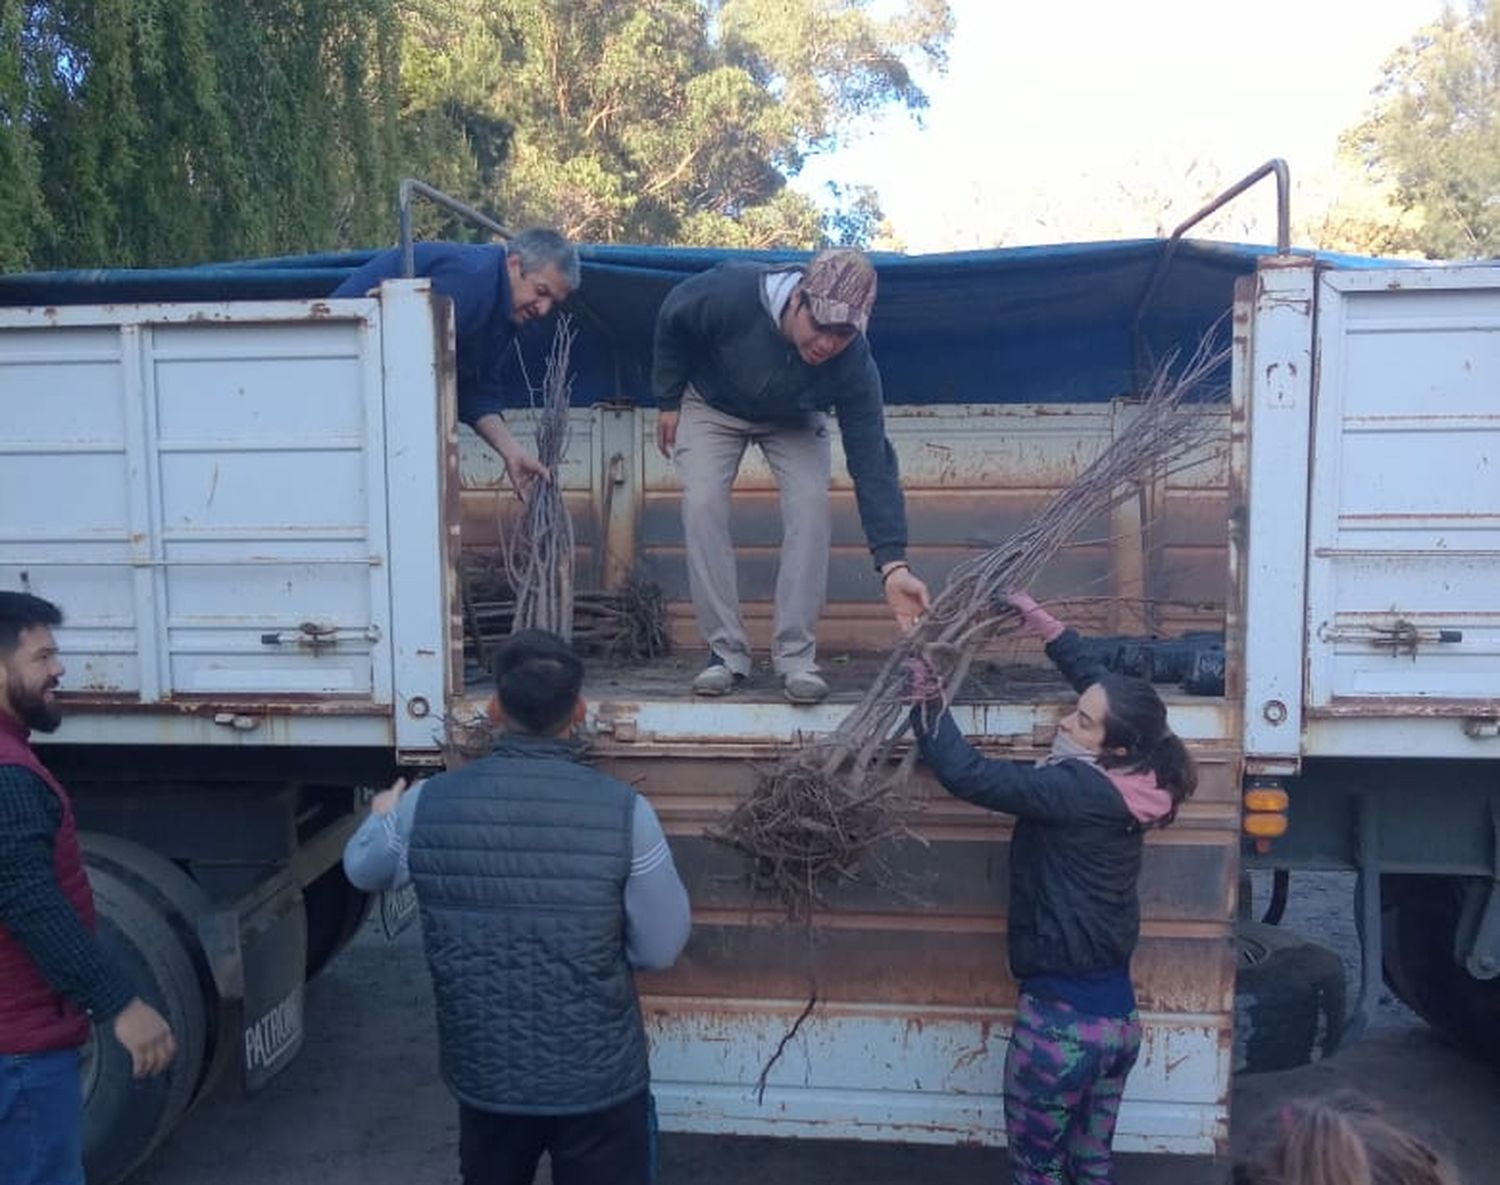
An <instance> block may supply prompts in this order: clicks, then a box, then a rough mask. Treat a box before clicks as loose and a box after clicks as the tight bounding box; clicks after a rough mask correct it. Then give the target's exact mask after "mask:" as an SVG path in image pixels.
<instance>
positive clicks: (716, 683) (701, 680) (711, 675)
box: [692, 654, 745, 695]
mask: <svg viewBox="0 0 1500 1185" xmlns="http://www.w3.org/2000/svg"><path fill="white" fill-rule="evenodd" d="M744 685H745V676H744V675H739V674H736V673H735V672H734V671H731V670H730V669H729V668H728V667H727V666H725V665H724V660H723V659H722V658H720V657H719V656H718V655H717V654H716V655H714V656H713V657H712V658H711V659H709V661H708V666H706V667H704V668H703V669H702V670H701V671H699V672H698V673H697V674H696V675H694V676H693V682H692V688H693V694H694V695H728V694H729V693H730V692H731V691H734V690H735V689H736V688H738V687H743V686H744Z"/></svg>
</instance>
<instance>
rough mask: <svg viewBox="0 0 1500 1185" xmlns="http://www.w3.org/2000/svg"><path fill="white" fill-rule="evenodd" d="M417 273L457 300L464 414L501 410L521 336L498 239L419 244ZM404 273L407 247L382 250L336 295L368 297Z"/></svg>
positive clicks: (469, 418)
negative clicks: (504, 382) (509, 358)
mask: <svg viewBox="0 0 1500 1185" xmlns="http://www.w3.org/2000/svg"><path fill="white" fill-rule="evenodd" d="M415 254H416V274H417V276H418V277H420V278H423V279H428V280H431V281H432V290H433V291H434V292H436V293H439V294H440V295H442V296H446V297H448V298H450V299H451V300H452V301H453V334H454V338H455V340H456V346H457V353H458V360H457V361H458V418H459V419H460V420H462V421H463V422H464V423H465V424H468V425H469V426H470V427H473V426H474V423H475V421H476V420H478V419H479V418H480V417H481V416H487V415H497V416H498V415H501V414H502V411H501V408H502V406H503V402H502V399H501V378H500V376H501V372H502V371H503V370H504V367H505V360H506V353H507V351H509V349H510V344H511V342H512V341H513V340H514V339H515V336H516V326H515V323H514V322H513V321H512V320H511V319H510V317H511V295H510V273H509V272H507V271H506V270H505V258H506V256H505V248H504V247H502V246H499V245H498V244H466V243H417V244H416V251H415ZM400 275H401V252H400V251H399V250H398V249H396V248H394V247H393V248H391V250H389V251H382V252H380V254H378V255H376V256H374V257H373V258H372V259H371V260H370V261H369V262H368V263H366V264H365V265H364V266H363V267H361V268H360V269H359V270H358V271H356V272H354V273H353V274H352V275H351V276H350V277H349V278H348V279H347V280H345V281H344V282H343V283H342V284H340V285H339V286H338V287H337V288H335V289H334V291H333V295H334V296H364V295H365V293H367V292H369V291H370V289H372V288H376V287H378V286H379V285H380V281H382V280H392V279H395V278H397V277H399V276H400Z"/></svg>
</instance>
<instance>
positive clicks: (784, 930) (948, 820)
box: [596, 738, 1239, 1153]
mask: <svg viewBox="0 0 1500 1185" xmlns="http://www.w3.org/2000/svg"><path fill="white" fill-rule="evenodd" d="M1196 748H1197V756H1198V758H1199V761H1200V764H1201V766H1202V769H1203V775H1204V777H1203V785H1204V789H1205V797H1204V798H1203V799H1199V800H1197V801H1195V802H1193V803H1191V804H1189V807H1188V809H1187V810H1185V811H1184V818H1183V819H1182V821H1181V822H1180V823H1179V824H1178V826H1176V827H1174V828H1172V829H1169V830H1167V831H1164V832H1160V833H1156V834H1153V835H1152V836H1151V837H1150V838H1149V840H1148V843H1147V849H1146V858H1145V867H1144V870H1143V875H1142V881H1141V900H1142V915H1143V921H1142V933H1141V942H1140V945H1139V948H1138V950H1137V953H1136V957H1135V959H1134V962H1133V978H1134V980H1135V983H1136V987H1137V992H1138V995H1139V998H1140V1006H1141V1010H1142V1017H1143V1021H1144V1023H1145V1027H1146V1034H1147V1035H1146V1041H1145V1046H1144V1049H1143V1055H1142V1060H1141V1063H1140V1065H1139V1066H1138V1068H1137V1070H1136V1071H1135V1072H1134V1073H1133V1074H1132V1076H1131V1080H1130V1085H1129V1087H1128V1091H1127V1101H1126V1106H1125V1109H1124V1111H1123V1112H1122V1129H1121V1139H1120V1142H1119V1146H1120V1147H1121V1148H1134V1149H1138V1150H1144V1149H1147V1148H1149V1149H1152V1150H1156V1151H1168V1152H1192V1153H1207V1152H1213V1151H1215V1150H1216V1149H1217V1148H1218V1147H1219V1146H1220V1145H1221V1144H1222V1141H1223V1138H1224V1131H1225V1126H1224V1125H1225V1119H1226V1114H1227V1091H1228V1075H1229V1061H1228V1052H1229V1044H1230V1042H1229V1038H1230V1032H1231V1024H1230V1020H1231V1016H1232V1009H1233V999H1234V966H1235V960H1234V949H1233V943H1232V941H1231V936H1232V932H1233V924H1232V915H1233V902H1234V885H1235V878H1236V872H1237V868H1236V859H1237V850H1238V843H1237V835H1238V809H1237V802H1236V801H1235V800H1236V798H1237V789H1238V782H1239V761H1238V757H1237V754H1236V753H1235V752H1234V750H1233V749H1232V748H1226V747H1223V746H1222V745H1221V746H1220V747H1212V746H1204V745H1200V746H1197V747H1196ZM774 751H775V750H774V749H772V748H768V747H766V746H760V747H757V746H753V745H745V744H741V745H739V746H738V748H735V747H734V746H732V745H730V744H727V743H722V742H721V743H720V744H718V745H715V744H714V743H713V742H712V741H706V742H703V743H699V744H691V743H690V744H684V745H682V746H680V747H673V746H666V745H657V746H656V747H655V752H653V753H650V754H649V755H648V754H642V753H639V752H637V746H636V745H635V744H633V743H629V742H626V743H618V742H613V741H611V740H609V739H608V738H602V739H601V740H600V742H599V744H598V745H597V747H596V752H597V756H598V759H599V761H600V762H601V764H602V766H603V768H605V769H608V770H610V771H611V772H613V773H615V774H616V775H617V776H620V777H623V778H627V779H629V780H631V781H632V782H634V783H635V784H636V785H637V786H638V787H639V788H640V789H641V790H642V792H644V793H645V794H647V795H648V797H650V799H651V801H652V802H653V804H654V805H655V807H656V810H657V813H658V815H659V816H660V817H661V819H662V822H663V825H664V826H665V828H666V830H667V831H668V834H669V836H670V838H671V842H672V846H673V851H674V854H675V857H676V859H677V862H678V867H679V869H680V870H681V871H682V873H683V876H684V879H685V880H686V881H687V883H688V886H689V894H690V896H691V897H692V900H693V904H694V931H693V936H692V939H691V940H690V942H689V945H688V948H687V950H686V952H684V955H683V957H682V958H681V959H680V960H679V962H678V965H677V966H676V967H674V968H673V969H672V970H670V971H668V972H664V973H657V974H652V975H643V976H642V977H641V987H642V991H643V994H644V1001H645V1006H646V1010H647V1015H648V1025H649V1027H650V1029H651V1032H652V1039H653V1059H652V1061H653V1089H654V1090H655V1092H656V1095H657V1100H658V1104H659V1106H660V1109H661V1113H662V1122H663V1125H664V1126H665V1127H667V1128H668V1129H670V1130H685V1131H703V1132H731V1133H737V1134H767V1135H770V1134H775V1135H781V1136H785V1135H789V1134H800V1135H805V1136H823V1137H838V1138H856V1139H899V1140H909V1141H914V1142H940V1143H954V1142H973V1143H980V1144H995V1143H999V1142H1001V1139H1002V1135H1001V1133H1002V1132H1003V1124H1002V1123H1001V1122H1000V1119H999V1116H1000V1107H1001V1100H1000V1093H1001V1092H1000V1084H1001V1067H1002V1065H1003V1062H1004V1056H1005V1048H1006V1041H1007V1038H1008V1033H1009V1029H1010V1025H1011V1023H1012V1020H1013V1016H1014V1008H1015V1003H1016V984H1015V982H1014V980H1013V979H1012V978H1011V976H1010V973H1009V970H1008V967H1007V962H1006V905H1007V898H1008V876H1009V864H1008V854H1009V837H1010V830H1011V828H1010V825H1009V822H1008V820H1007V819H1005V817H1004V816H1001V815H997V814H994V813H992V812H987V811H982V810H979V809H977V808H974V807H972V806H970V805H969V804H966V803H962V802H958V801H957V800H955V799H952V798H951V797H950V796H948V795H947V794H945V793H944V792H943V791H942V790H941V788H939V787H937V786H936V785H935V783H933V782H932V780H931V779H930V777H928V776H927V775H926V774H925V773H919V776H918V779H917V781H916V783H915V784H914V786H913V789H912V795H911V802H910V804H909V810H908V813H907V822H908V825H909V826H910V828H911V831H912V836H913V838H912V839H911V840H908V841H903V842H900V843H896V844H891V845H888V846H887V847H886V848H885V849H883V851H882V852H881V853H880V855H881V857H882V859H883V860H884V861H885V863H886V864H887V866H888V867H889V869H890V870H891V877H890V879H889V880H888V881H886V882H884V883H875V882H874V881H867V882H864V883H859V884H854V885H847V886H843V887H840V888H839V889H837V890H835V891H834V893H833V894H832V896H831V897H830V899H829V908H827V909H826V910H823V911H820V912H818V913H816V914H815V915H814V916H813V918H812V919H811V921H810V923H809V924H803V923H800V922H790V921H788V920H787V919H786V917H785V915H784V912H783V911H782V909H781V908H780V907H779V906H778V905H777V903H776V902H774V901H768V900H766V899H764V898H761V897H757V896H756V894H755V893H754V892H752V889H751V886H750V884H749V883H748V881H747V879H746V868H745V865H744V862H743V859H742V858H741V857H740V856H739V855H738V854H737V853H735V852H733V851H731V850H730V849H728V848H726V847H724V846H723V845H720V844H717V843H715V842H714V841H712V840H710V839H708V838H706V837H705V830H706V829H709V828H711V827H712V826H713V824H714V823H715V822H717V821H719V820H721V819H722V818H723V817H724V816H725V815H726V814H727V812H728V811H729V810H730V809H731V807H732V806H733V804H734V803H735V802H736V801H738V800H739V798H740V797H741V796H743V795H744V794H746V793H749V792H750V791H751V789H752V788H753V785H754V781H755V778H756V776H757V773H758V771H759V770H761V769H763V768H764V767H765V764H766V762H767V761H768V760H769V759H770V758H771V757H772V756H773V755H774ZM994 751H995V752H996V753H1001V752H1007V751H1006V750H1004V749H996V750H994ZM1009 752H1010V753H1013V755H1014V756H1016V757H1017V758H1020V759H1026V758H1029V757H1032V756H1033V755H1034V753H1035V750H1034V749H1023V748H1020V747H1017V748H1016V749H1014V750H1010V751H1009ZM814 990H816V994H817V998H818V1004H817V1005H816V1007H815V1008H814V1009H813V1011H812V1012H811V1014H810V1015H809V1017H808V1018H807V1020H806V1021H805V1022H804V1024H803V1026H802V1028H801V1029H799V1031H798V1035H797V1037H796V1038H795V1039H794V1040H793V1041H792V1042H791V1043H789V1044H788V1046H787V1051H786V1052H785V1053H784V1054H783V1058H782V1060H781V1062H779V1063H778V1065H777V1066H776V1067H775V1068H774V1069H773V1070H772V1072H771V1074H770V1076H769V1079H768V1085H767V1089H766V1091H765V1095H764V1098H763V1099H757V1093H758V1092H757V1080H758V1078H759V1075H760V1071H761V1068H762V1067H763V1066H764V1065H765V1063H766V1061H767V1060H768V1059H769V1058H770V1056H771V1053H772V1052H773V1051H774V1050H775V1049H776V1048H777V1046H778V1044H779V1043H780V1041H781V1039H782V1037H783V1036H784V1035H785V1034H786V1032H787V1031H788V1030H789V1028H790V1027H791V1025H792V1023H793V1022H794V1021H795V1020H796V1018H797V1016H798V1015H799V1014H800V1013H801V1011H802V1009H803V1008H804V1007H805V1006H806V1003H807V1000H808V999H809V997H810V996H811V994H812V993H813V991H814ZM1123 1116H1128V1117H1129V1122H1128V1129H1127V1127H1126V1126H1125V1123H1126V1121H1125V1119H1124V1118H1123ZM1127 1130H1128V1133H1129V1134H1126V1133H1127Z"/></svg>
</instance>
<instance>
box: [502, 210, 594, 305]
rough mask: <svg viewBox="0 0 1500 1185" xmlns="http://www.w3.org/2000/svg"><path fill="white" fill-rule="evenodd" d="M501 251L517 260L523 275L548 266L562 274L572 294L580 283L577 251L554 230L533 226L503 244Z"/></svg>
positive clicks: (580, 274) (581, 273)
mask: <svg viewBox="0 0 1500 1185" xmlns="http://www.w3.org/2000/svg"><path fill="white" fill-rule="evenodd" d="M505 249H506V250H507V251H508V252H510V254H512V255H514V256H515V257H516V259H517V261H519V263H520V264H521V274H522V275H523V276H528V275H530V274H531V273H532V272H534V271H536V269H537V268H540V267H547V266H549V265H550V266H552V267H555V268H557V270H558V271H559V272H561V273H562V277H563V279H564V280H566V281H567V282H568V287H569V288H571V289H573V290H574V291H575V292H576V291H577V290H578V287H579V285H580V284H582V283H583V270H582V268H580V267H579V264H578V248H577V247H575V246H573V244H572V243H570V242H568V240H567V239H565V238H563V236H562V235H560V234H558V233H557V231H555V230H548V229H547V228H546V227H544V226H533V227H532V228H531V229H530V230H523V231H521V232H519V233H518V234H517V235H516V236H515V237H514V238H512V239H511V240H510V242H508V243H506V244H505Z"/></svg>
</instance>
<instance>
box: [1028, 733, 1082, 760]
mask: <svg viewBox="0 0 1500 1185" xmlns="http://www.w3.org/2000/svg"><path fill="white" fill-rule="evenodd" d="M1094 757H1095V754H1094V753H1093V751H1092V750H1090V749H1089V748H1088V747H1087V746H1084V745H1080V744H1079V743H1078V742H1077V741H1075V740H1074V739H1073V738H1072V737H1071V736H1069V735H1068V734H1067V733H1065V732H1064V731H1063V730H1062V729H1060V728H1059V729H1058V730H1057V731H1056V732H1055V733H1053V734H1052V750H1051V752H1049V753H1048V754H1047V756H1045V757H1043V758H1042V760H1041V761H1039V762H1038V763H1037V764H1038V765H1055V764H1056V763H1057V762H1059V761H1067V760H1069V759H1070V758H1071V759H1076V758H1083V759H1084V760H1086V761H1092V760H1094Z"/></svg>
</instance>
